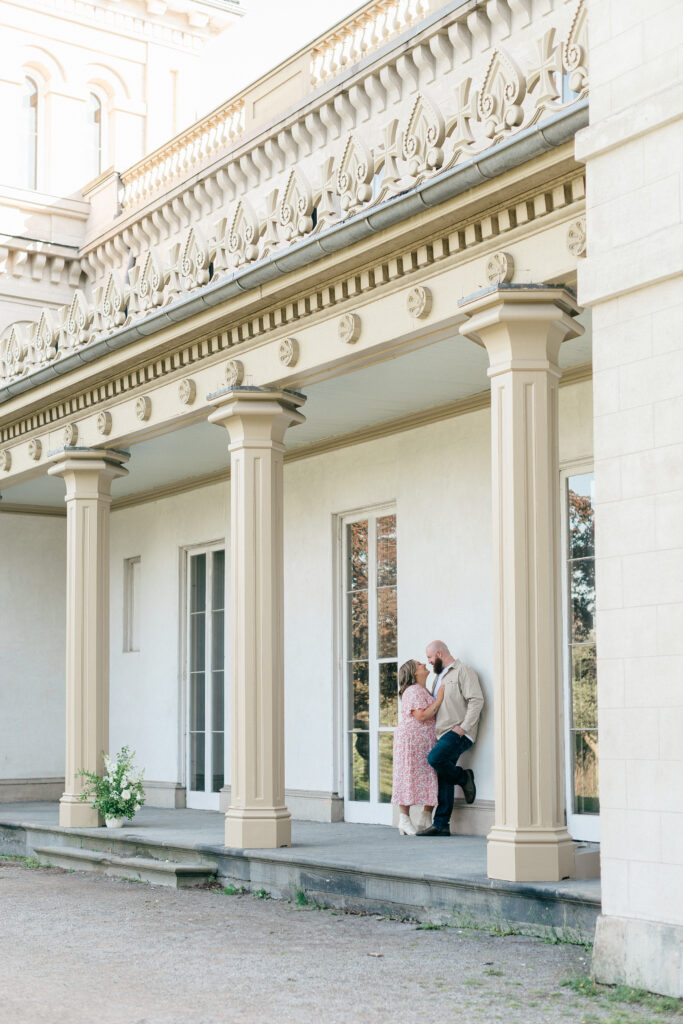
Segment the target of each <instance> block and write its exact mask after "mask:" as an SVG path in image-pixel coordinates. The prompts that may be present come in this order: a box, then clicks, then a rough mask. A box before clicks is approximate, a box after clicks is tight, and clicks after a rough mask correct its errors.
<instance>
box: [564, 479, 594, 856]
mask: <svg viewBox="0 0 683 1024" xmlns="http://www.w3.org/2000/svg"><path fill="white" fill-rule="evenodd" d="M584 473H593V474H594V473H595V467H594V464H593V462H592V460H586V459H584V460H581V461H577V462H569V463H563V465H562V468H561V470H560V513H561V537H562V544H561V552H562V566H561V570H562V571H561V580H562V678H563V695H564V701H563V704H564V708H563V710H564V723H563V724H564V765H563V770H564V781H565V806H566V809H567V811H566V814H567V831H568V832H569V834H570V836H571V837H572V839H576V840H579V841H583V842H588V843H599V842H600V814H599V813H598V814H576V813H574V811H573V809H572V808H573V806H574V785H573V779H572V743H571V738H572V737H571V716H572V693H571V685H572V665H571V655H570V627H569V623H570V620H571V616H570V611H571V609H570V604H569V573H568V571H567V562H568V551H569V519H568V513H567V486H568V480H569V478H570V477H572V476H581V475H582V474H584ZM598 757H599V754H598Z"/></svg>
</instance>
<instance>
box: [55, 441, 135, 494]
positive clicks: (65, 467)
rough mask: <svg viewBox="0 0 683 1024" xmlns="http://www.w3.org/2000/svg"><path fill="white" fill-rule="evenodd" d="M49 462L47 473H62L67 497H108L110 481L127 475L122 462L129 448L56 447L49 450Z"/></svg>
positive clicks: (56, 474) (126, 457) (127, 457)
mask: <svg viewBox="0 0 683 1024" xmlns="http://www.w3.org/2000/svg"><path fill="white" fill-rule="evenodd" d="M48 458H49V460H50V462H51V463H52V465H51V466H50V468H49V469H48V471H47V472H48V476H61V477H63V478H64V482H65V483H66V500H67V501H69V500H70V499H71V498H76V497H78V498H97V497H108V496H109V493H110V489H111V482H112V480H115V479H116V478H117V477H120V476H127V475H128V470H127V469H126V467H125V465H124V463H126V462H128V460H129V458H130V454H129V452H124V451H119V450H118V449H117V448H58V449H57V450H56V451H53V452H48Z"/></svg>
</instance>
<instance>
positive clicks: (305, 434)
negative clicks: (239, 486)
mask: <svg viewBox="0 0 683 1024" xmlns="http://www.w3.org/2000/svg"><path fill="white" fill-rule="evenodd" d="M579 320H580V322H581V323H582V324H583V326H584V328H585V334H584V335H583V336H582V337H580V338H576V339H575V340H574V341H570V342H567V343H566V344H565V345H563V347H562V350H561V357H560V364H561V366H562V367H563V369H568V368H570V367H572V366H577V365H581V364H583V363H587V362H590V360H591V332H590V314H589V313H588V312H584V313H583V314H582V315H581V317H579ZM487 367H488V357H487V355H486V352H485V351H484V350H483V349H482V348H480V347H479V346H477V345H474V344H472V342H471V341H468V340H467V339H465V338H463V337H462V336H461V335H459V334H455V335H454V336H453V337H451V338H448V339H447V340H442V341H439V342H436V343H434V344H432V345H428V346H426V347H424V348H420V349H417V350H414V351H411V352H407V353H405V354H403V355H399V356H396V357H394V358H390V359H384V360H382V361H378V362H377V363H374V364H373V365H371V366H364V367H363V368H361V369H357V370H354V371H352V372H348V373H342V374H340V375H338V376H335V377H332V378H329V379H327V380H324V381H321V382H318V383H315V384H311V385H307V386H305V387H303V388H302V390H303V391H304V393H305V394H306V396H307V402H306V405H305V406H304V409H303V411H304V413H305V415H306V422H305V423H303V424H301V425H300V426H298V427H296V428H295V429H293V430H292V431H291V432H290V433H289V435H288V437H287V446H288V449H290V450H293V449H297V448H299V449H300V448H304V447H307V446H309V445H311V444H314V443H316V442H319V441H324V440H328V439H330V438H334V437H339V436H343V435H345V434H350V433H352V432H354V431H357V430H361V429H363V428H369V427H375V426H378V425H379V424H382V423H388V422H390V421H391V420H394V419H397V418H399V417H403V416H406V415H409V414H411V413H419V412H423V411H428V410H429V409H433V408H435V407H437V406H443V405H445V404H446V403H449V402H457V401H458V400H460V399H464V398H468V397H470V396H472V395H476V394H479V393H481V392H483V391H487V390H488V388H489V380H488V377H487V373H486V370H487ZM228 465H229V455H228V452H227V438H226V434H225V431H224V430H222V429H217V428H216V427H215V426H213V425H212V424H210V423H208V422H205V423H198V424H194V425H192V426H189V427H184V428H183V429H180V430H177V431H174V432H172V433H167V434H163V435H162V436H159V437H155V438H152V439H151V440H146V441H142V442H140V443H139V444H136V445H133V446H131V460H130V463H129V466H128V468H129V470H130V472H129V475H128V476H127V477H124V478H122V479H119V480H115V481H114V483H113V486H112V495H113V498H114V501H115V502H116V500H117V499H123V498H126V499H128V498H131V497H133V496H134V495H135V494H139V493H143V492H149V491H151V490H153V489H156V488H166V487H170V486H173V485H176V484H181V483H182V482H183V481H185V480H188V481H189V480H191V479H192V478H197V477H205V476H206V475H209V474H213V473H219V472H220V471H221V469H227V467H228ZM13 505H22V506H26V505H29V506H47V507H51V508H63V506H64V484H63V481H62V480H60V479H58V478H55V477H48V476H47V475H45V476H41V477H37V478H35V479H33V480H28V481H24V482H23V483H19V484H16V485H15V486H14V487H6V488H5V489H4V490H3V492H2V507H3V509H5V510H9V508H10V506H13Z"/></svg>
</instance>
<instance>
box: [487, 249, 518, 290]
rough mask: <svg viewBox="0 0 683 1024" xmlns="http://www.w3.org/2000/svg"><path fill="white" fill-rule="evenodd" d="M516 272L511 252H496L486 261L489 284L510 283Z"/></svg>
mask: <svg viewBox="0 0 683 1024" xmlns="http://www.w3.org/2000/svg"><path fill="white" fill-rule="evenodd" d="M514 273H515V261H514V260H513V258H512V256H511V255H510V253H509V252H494V253H493V255H492V256H489V258H488V260H487V263H486V280H487V281H488V282H489V284H494V285H495V284H509V283H510V281H511V280H512V278H513V276H514Z"/></svg>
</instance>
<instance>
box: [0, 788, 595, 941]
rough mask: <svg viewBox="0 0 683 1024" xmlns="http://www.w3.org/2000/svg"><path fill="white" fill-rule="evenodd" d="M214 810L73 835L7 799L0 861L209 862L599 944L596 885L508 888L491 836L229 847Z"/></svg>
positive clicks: (323, 891) (154, 813) (259, 876)
mask: <svg viewBox="0 0 683 1024" xmlns="http://www.w3.org/2000/svg"><path fill="white" fill-rule="evenodd" d="M224 820H225V819H224V815H223V814H222V813H221V812H217V811H199V810H187V809H179V810H170V809H169V810H166V809H160V808H152V807H144V808H142V810H141V811H140V812H139V813H138V815H137V816H136V818H135V821H134V822H133V823H131V824H130V825H129V826H127V827H124V828H122V829H120V830H116V831H113V830H109V829H106V828H100V829H66V828H61V827H60V826H59V824H58V822H59V807H58V804H56V803H22V804H20V803H16V804H0V854H2V853H19V854H30V853H32V852H33V850H34V849H35V848H36V847H45V846H51V847H72V848H80V849H81V850H93V851H99V852H109V853H112V854H116V855H118V856H119V857H121V856H123V857H146V858H152V859H155V860H160V861H171V862H183V863H191V864H205V865H207V866H209V867H211V869H212V870H213V871H214V872H215V874H216V875H217V876H218V878H219V879H220V880H221V881H225V882H226V883H227V882H228V881H231V882H235V883H238V884H241V885H244V886H246V887H247V888H249V889H265V890H267V891H268V892H270V893H272V895H273V896H279V897H285V898H291V897H292V896H293V895H294V894H295V893H296V892H297V891H300V890H302V891H304V892H305V893H306V895H307V897H308V898H309V899H313V900H316V901H318V902H320V903H324V904H326V905H328V906H337V907H343V908H346V909H348V910H357V911H367V912H370V913H381V914H388V915H390V916H394V917H395V916H401V917H411V918H415V919H418V920H423V921H431V922H438V923H440V922H444V923H451V924H455V925H461V926H474V927H484V928H490V929H493V930H506V929H508V928H510V929H514V930H523V931H530V932H534V933H539V934H543V933H545V934H549V935H550V936H551V937H555V938H561V939H573V940H580V941H586V940H591V939H592V936H593V931H594V927H595V919H596V917H597V915H598V914H599V913H600V882H599V880H598V879H573V880H567V881H563V882H534V883H531V882H524V883H515V882H500V881H494V880H492V879H490V878H488V877H487V875H486V840H485V839H484V838H483V837H482V836H452V837H451V838H450V839H444V838H428V839H416V838H411V837H407V836H399V834H398V831H397V830H396V829H394V828H388V827H386V826H382V825H354V824H350V823H348V822H338V823H324V824H322V823H319V822H310V821H293V822H292V846H291V847H284V848H282V849H279V850H231V849H228V848H227V847H225V846H224V845H223V842H224Z"/></svg>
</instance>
